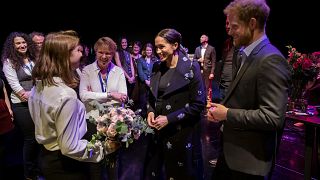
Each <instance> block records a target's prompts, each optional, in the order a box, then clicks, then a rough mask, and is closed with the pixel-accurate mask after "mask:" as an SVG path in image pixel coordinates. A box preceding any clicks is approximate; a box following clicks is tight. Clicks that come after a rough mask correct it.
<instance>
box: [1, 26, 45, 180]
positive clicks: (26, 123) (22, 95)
mask: <svg viewBox="0 0 320 180" xmlns="http://www.w3.org/2000/svg"><path fill="white" fill-rule="evenodd" d="M35 51H36V50H35V46H34V44H33V42H32V40H31V39H30V37H29V36H28V35H27V34H25V33H20V32H12V33H11V34H10V35H9V36H8V37H7V39H6V41H5V43H4V45H3V51H2V57H1V59H2V61H3V72H4V74H5V76H6V78H7V81H8V83H9V85H10V87H11V89H12V93H11V94H10V99H11V102H12V110H13V114H14V120H15V123H16V124H17V127H18V128H19V130H21V131H22V134H23V138H24V141H23V161H24V176H25V178H26V179H28V178H30V179H33V178H35V177H36V176H37V175H38V174H39V170H38V168H37V156H38V152H39V144H38V143H37V142H36V140H35V135H34V134H35V132H34V123H33V121H32V119H31V116H30V113H29V108H28V103H27V101H28V98H29V94H30V90H31V88H32V80H31V71H32V68H33V66H34V62H33V60H34V59H35Z"/></svg>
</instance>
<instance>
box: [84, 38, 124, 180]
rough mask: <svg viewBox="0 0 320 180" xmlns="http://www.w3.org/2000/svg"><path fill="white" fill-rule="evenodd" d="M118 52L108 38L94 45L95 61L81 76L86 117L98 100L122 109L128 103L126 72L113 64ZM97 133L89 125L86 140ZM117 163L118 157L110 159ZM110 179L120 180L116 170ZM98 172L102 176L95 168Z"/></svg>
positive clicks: (99, 40) (111, 171)
mask: <svg viewBox="0 0 320 180" xmlns="http://www.w3.org/2000/svg"><path fill="white" fill-rule="evenodd" d="M116 50H117V46H116V43H115V42H114V41H113V40H112V39H111V38H109V37H102V38H100V39H98V41H97V42H96V43H95V45H94V51H95V53H96V61H95V62H93V63H92V64H89V65H88V66H86V67H84V68H83V70H82V74H81V76H80V88H79V92H80V98H81V100H82V101H83V102H84V104H85V106H86V111H87V117H89V116H90V115H91V114H93V113H97V111H94V110H93V109H92V107H91V106H90V105H89V103H90V102H91V101H92V100H97V101H98V102H100V103H107V104H112V105H121V104H122V103H124V102H125V101H126V99H127V86H126V80H125V76H124V73H123V70H122V69H121V68H120V67H118V66H115V65H114V64H113V63H112V62H111V61H112V59H113V57H114V55H115V52H116ZM95 132H96V127H95V126H93V124H90V123H88V133H87V138H89V139H91V135H92V134H94V133H95ZM110 156H114V157H115V160H116V159H117V158H116V157H117V156H116V154H114V153H112V154H110V155H109V157H110ZM107 170H108V176H110V177H108V179H117V166H114V167H107ZM95 171H97V172H99V167H98V170H97V168H95Z"/></svg>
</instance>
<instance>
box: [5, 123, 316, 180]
mask: <svg viewBox="0 0 320 180" xmlns="http://www.w3.org/2000/svg"><path fill="white" fill-rule="evenodd" d="M202 125H203V126H202V132H203V136H202V142H203V157H204V163H205V166H204V168H205V169H204V170H205V180H209V179H211V175H212V171H213V168H214V167H212V166H211V165H210V163H209V160H211V159H215V158H217V154H218V153H217V152H218V148H219V147H220V145H219V141H218V135H219V134H218V132H219V128H218V124H217V123H212V122H209V121H207V120H203V121H202ZM10 141H11V142H12V144H15V143H14V142H17V137H15V136H13V137H12V138H10ZM140 147H141V146H140ZM15 149H16V148H15ZM17 152H19V151H17ZM140 153H141V152H140V151H139V152H135V151H130V153H128V156H131V157H132V156H135V155H134V154H136V155H137V154H140ZM19 154H20V153H14V152H10V153H9V154H7V156H11V157H7V158H6V159H11V160H12V161H11V162H10V164H11V165H10V167H6V169H3V167H2V168H1V169H2V170H0V172H1V171H2V172H5V174H10V176H9V177H10V178H9V179H21V178H20V177H21V176H22V171H23V169H22V166H21V162H22V158H21V156H19ZM138 156H139V155H138ZM123 158H125V157H123ZM125 159H127V160H126V161H128V158H125ZM133 159H134V158H133ZM129 161H130V160H129ZM131 161H132V159H131ZM126 164H131V166H132V167H130V168H124V169H127V170H129V169H131V171H128V172H124V171H125V170H124V171H123V172H122V174H128V173H129V174H130V175H129V177H130V180H132V179H138V178H134V177H133V176H134V175H133V171H132V170H134V169H135V171H137V166H139V165H138V163H126ZM1 165H3V164H2V163H1ZM138 169H139V168H138ZM303 170H304V126H301V127H296V126H294V122H292V121H287V122H286V126H285V131H284V133H283V136H282V141H281V144H280V149H279V154H278V156H277V161H276V166H275V170H274V172H273V175H272V179H274V180H278V179H279V180H280V179H282V180H300V179H301V180H302V179H304V176H303ZM315 172H316V170H313V177H316V176H315V175H314V174H315ZM0 175H1V173H0ZM15 176H17V177H15ZM0 177H1V176H0ZM2 177H3V176H2ZM0 179H1V180H2V179H3V178H0ZM5 179H7V178H5ZM122 179H123V178H122ZM125 179H126V178H125Z"/></svg>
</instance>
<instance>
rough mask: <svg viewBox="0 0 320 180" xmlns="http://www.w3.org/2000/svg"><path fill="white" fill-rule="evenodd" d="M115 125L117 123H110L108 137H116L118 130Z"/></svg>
mask: <svg viewBox="0 0 320 180" xmlns="http://www.w3.org/2000/svg"><path fill="white" fill-rule="evenodd" d="M115 126H116V124H115V123H111V124H110V125H109V127H108V130H107V136H108V137H111V138H114V137H115V136H116V135H117V131H116V130H115Z"/></svg>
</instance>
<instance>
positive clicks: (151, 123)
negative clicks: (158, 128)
mask: <svg viewBox="0 0 320 180" xmlns="http://www.w3.org/2000/svg"><path fill="white" fill-rule="evenodd" d="M147 121H148V125H149V126H150V127H153V128H155V126H154V123H155V121H154V113H153V112H149V114H148V117H147Z"/></svg>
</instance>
